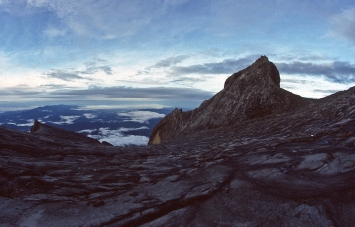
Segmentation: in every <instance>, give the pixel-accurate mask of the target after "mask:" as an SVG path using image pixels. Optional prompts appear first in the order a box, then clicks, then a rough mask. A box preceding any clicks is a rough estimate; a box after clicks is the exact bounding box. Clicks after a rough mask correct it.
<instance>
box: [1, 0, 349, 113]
mask: <svg viewBox="0 0 355 227" xmlns="http://www.w3.org/2000/svg"><path fill="white" fill-rule="evenodd" d="M261 55H266V56H268V58H269V60H270V61H272V62H274V63H275V65H276V66H277V67H278V69H279V71H280V76H281V87H282V88H284V89H286V90H289V91H291V92H293V93H295V94H299V95H301V96H304V97H312V98H321V97H324V96H326V95H329V94H332V93H334V92H337V91H339V90H345V89H348V88H350V87H352V86H354V85H355V2H354V1H353V0H349V1H347V0H344V1H335V0H323V1H318V0H314V1H309V0H297V1H296V0H295V1H293V0H265V1H256V0H248V1H246V0H245V1H244V0H218V1H216V0H147V1H145V0H119V1H118V0H117V1H112V0H0V81H1V82H0V112H1V111H5V110H10V109H21V108H22V109H23V108H30V107H35V106H41V105H51V104H75V105H83V106H90V107H92V108H94V107H97V108H109V107H112V106H119V107H122V106H126V107H135V108H141V107H143V108H145V107H156V108H160V107H164V106H173V107H184V108H195V107H197V106H198V105H199V104H200V103H201V102H202V101H203V100H206V99H209V98H210V97H212V96H213V95H214V94H216V93H217V92H218V91H220V90H222V89H223V84H224V81H225V80H226V78H227V77H228V76H230V75H231V74H233V73H234V72H237V71H239V70H241V69H243V68H245V67H247V66H248V65H250V64H252V63H253V62H254V61H255V60H256V59H257V58H259V57H260V56H261Z"/></svg>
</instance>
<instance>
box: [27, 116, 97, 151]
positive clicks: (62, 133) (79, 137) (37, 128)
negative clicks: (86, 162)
mask: <svg viewBox="0 0 355 227" xmlns="http://www.w3.org/2000/svg"><path fill="white" fill-rule="evenodd" d="M30 133H31V134H34V135H37V136H39V137H41V138H44V139H47V140H49V141H54V140H55V139H56V138H60V140H61V141H64V140H65V141H66V144H67V145H69V144H77V143H85V144H100V142H99V141H98V140H96V139H93V138H90V137H87V136H85V135H83V134H79V133H75V132H72V131H69V130H65V129H60V128H56V127H52V126H49V125H45V124H42V123H41V122H39V121H38V120H35V121H34V123H33V126H32V127H31V130H30ZM63 145H64V144H63Z"/></svg>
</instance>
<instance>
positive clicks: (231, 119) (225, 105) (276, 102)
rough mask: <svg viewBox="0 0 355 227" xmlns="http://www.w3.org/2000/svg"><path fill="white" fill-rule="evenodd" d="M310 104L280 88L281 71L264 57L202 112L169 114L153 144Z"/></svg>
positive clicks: (233, 77)
mask: <svg viewBox="0 0 355 227" xmlns="http://www.w3.org/2000/svg"><path fill="white" fill-rule="evenodd" d="M309 104H313V100H312V99H307V98H302V97H301V96H299V95H295V94H292V93H291V92H288V91H286V90H284V89H282V88H280V75H279V71H278V70H277V68H276V66H275V65H274V64H273V63H272V62H270V61H269V59H268V58H267V57H266V56H261V57H260V58H259V59H257V60H256V61H255V62H254V63H253V64H252V65H251V66H249V67H247V68H246V69H243V70H241V71H239V72H237V73H234V74H233V75H231V76H230V77H228V78H227V79H226V81H225V83H224V88H223V90H221V91H220V92H219V93H217V94H216V95H215V96H213V97H212V98H211V99H209V100H206V101H204V102H203V103H202V104H201V105H200V106H199V107H198V108H196V109H194V110H191V111H187V112H183V111H182V110H181V109H175V110H174V111H173V112H171V113H170V114H168V115H167V116H166V117H165V118H163V119H162V120H161V121H160V122H159V123H158V124H157V125H156V126H155V127H154V129H153V132H152V135H151V136H150V140H149V144H159V143H161V142H166V141H171V140H173V139H174V138H175V137H177V136H179V135H183V134H187V133H191V132H193V131H196V130H207V129H211V128H218V127H223V126H228V125H231V124H235V123H237V122H240V121H243V120H246V119H252V118H258V117H263V116H266V115H269V114H275V113H280V112H284V111H291V110H292V109H295V108H299V107H300V106H303V105H309Z"/></svg>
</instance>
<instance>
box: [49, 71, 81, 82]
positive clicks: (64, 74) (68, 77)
mask: <svg viewBox="0 0 355 227" xmlns="http://www.w3.org/2000/svg"><path fill="white" fill-rule="evenodd" d="M45 75H47V76H48V77H51V78H56V79H60V80H64V81H72V80H78V79H79V80H81V79H85V78H84V77H82V76H79V75H78V74H77V73H74V72H68V71H64V70H60V69H53V70H52V72H50V73H47V74H45Z"/></svg>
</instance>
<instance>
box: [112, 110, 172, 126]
mask: <svg viewBox="0 0 355 227" xmlns="http://www.w3.org/2000/svg"><path fill="white" fill-rule="evenodd" d="M118 116H120V117H128V118H129V119H128V120H124V121H134V122H139V123H142V124H143V123H149V122H148V121H149V120H150V119H154V118H163V117H165V114H160V113H157V112H152V111H131V112H127V113H118Z"/></svg>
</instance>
